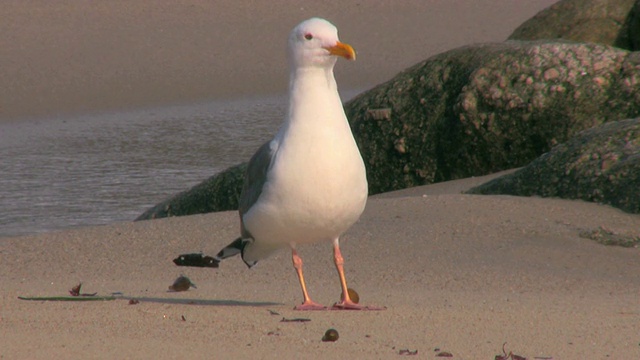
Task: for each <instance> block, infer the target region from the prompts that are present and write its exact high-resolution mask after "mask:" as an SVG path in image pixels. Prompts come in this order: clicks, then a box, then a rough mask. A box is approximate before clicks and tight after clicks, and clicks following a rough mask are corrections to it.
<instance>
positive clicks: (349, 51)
mask: <svg viewBox="0 0 640 360" xmlns="http://www.w3.org/2000/svg"><path fill="white" fill-rule="evenodd" d="M325 49H327V50H329V54H331V55H336V56H342V57H343V58H345V59H347V60H355V59H356V51H355V50H353V48H352V47H351V45H349V44H345V43H341V42H340V41H338V42H337V43H336V44H335V45H333V46H330V47H326V48H325Z"/></svg>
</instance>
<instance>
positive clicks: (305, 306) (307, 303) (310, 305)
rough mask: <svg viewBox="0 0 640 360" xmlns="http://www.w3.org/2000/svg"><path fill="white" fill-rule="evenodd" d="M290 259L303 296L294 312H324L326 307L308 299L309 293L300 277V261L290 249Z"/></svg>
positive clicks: (302, 278)
mask: <svg viewBox="0 0 640 360" xmlns="http://www.w3.org/2000/svg"><path fill="white" fill-rule="evenodd" d="M291 258H292V260H293V267H294V268H295V269H296V273H297V274H298V280H299V281H300V287H301V288H302V296H304V301H303V303H302V304H300V305H298V306H296V307H295V308H294V309H295V310H326V309H327V308H326V306H323V305H320V304H318V303H315V302H313V301H312V300H311V298H310V297H309V293H308V292H307V285H306V284H305V282H304V276H303V275H302V259H301V258H300V256H298V253H297V252H296V249H291Z"/></svg>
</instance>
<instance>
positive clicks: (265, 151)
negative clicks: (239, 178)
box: [239, 140, 278, 232]
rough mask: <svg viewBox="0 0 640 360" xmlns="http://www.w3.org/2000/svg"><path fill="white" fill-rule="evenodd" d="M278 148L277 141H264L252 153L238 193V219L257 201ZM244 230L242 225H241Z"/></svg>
mask: <svg viewBox="0 0 640 360" xmlns="http://www.w3.org/2000/svg"><path fill="white" fill-rule="evenodd" d="M277 150H278V143H277V142H276V141H275V140H271V141H268V142H266V143H264V144H263V145H262V146H261V147H260V148H259V149H258V151H257V152H256V153H255V154H253V156H252V157H251V160H249V165H248V166H247V173H246V175H245V177H244V185H243V186H242V193H241V194H240V202H239V210H240V220H242V215H244V214H245V213H246V212H247V211H249V209H250V208H251V206H253V204H255V203H256V201H258V198H259V197H260V194H261V193H262V188H263V186H264V183H265V181H266V180H267V171H269V168H270V167H271V163H272V161H273V158H274V155H275V153H276V152H277ZM243 232H244V227H243Z"/></svg>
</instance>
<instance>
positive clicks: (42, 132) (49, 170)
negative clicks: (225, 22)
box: [0, 91, 358, 237]
mask: <svg viewBox="0 0 640 360" xmlns="http://www.w3.org/2000/svg"><path fill="white" fill-rule="evenodd" d="M357 93H358V92H357V91H350V92H346V93H344V94H343V95H346V96H343V99H345V98H350V97H352V96H354V95H356V94H357ZM286 106H287V99H286V96H273V97H260V98H254V99H241V100H232V101H229V100H225V101H214V102H207V103H201V104H193V105H181V106H167V107H160V108H153V109H146V110H137V111H127V112H115V113H108V114H99V115H85V116H76V117H68V118H55V119H40V120H29V121H18V122H9V123H0V237H5V236H16V235H27V234H34V233H40V232H46V231H51V230H58V229H65V228H70V227H75V226H88V225H102V224H108V223H111V222H116V221H130V220H133V219H135V218H136V217H138V215H140V214H141V213H142V212H144V211H145V210H146V209H148V208H149V207H151V206H153V205H155V204H156V203H158V202H160V201H162V200H164V199H166V198H168V197H170V196H172V195H174V194H176V193H178V192H180V191H183V190H186V189H188V188H190V187H192V186H194V185H196V184H197V183H199V182H201V181H202V180H204V179H206V178H208V177H209V176H211V175H213V174H215V173H217V172H219V171H222V170H224V169H226V168H228V167H229V166H232V165H235V164H238V163H240V162H243V161H247V160H248V159H249V158H250V157H251V155H252V154H253V153H254V152H255V150H256V149H257V148H258V147H259V146H260V145H261V144H262V143H263V142H265V141H267V140H268V139H270V138H271V137H272V136H273V134H275V132H276V131H277V129H278V127H279V126H280V124H281V123H282V119H283V118H284V114H285V111H286Z"/></svg>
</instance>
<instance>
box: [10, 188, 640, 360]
mask: <svg viewBox="0 0 640 360" xmlns="http://www.w3.org/2000/svg"><path fill="white" fill-rule="evenodd" d="M470 182H473V180H468V181H466V182H465V181H458V182H455V183H451V184H450V185H451V186H450V189H451V190H453V191H451V192H447V189H446V184H439V186H438V187H437V188H435V189H433V188H432V187H429V186H427V187H423V188H420V189H412V191H413V192H414V195H412V196H409V197H405V196H404V195H403V193H401V192H400V193H397V194H386V195H385V196H381V197H374V198H372V199H371V200H370V202H369V204H368V206H367V209H366V211H365V214H364V215H363V217H362V218H361V220H360V221H359V222H358V223H357V224H356V225H355V226H354V227H353V228H352V229H351V230H350V231H349V232H348V233H347V234H346V235H345V236H344V238H343V239H344V240H343V246H342V247H343V251H344V254H345V257H346V259H345V260H346V269H347V276H348V279H349V281H350V286H351V287H353V288H354V289H356V290H357V291H358V292H359V294H360V298H361V302H362V303H369V304H375V305H383V306H386V307H387V310H385V311H370V312H348V311H346V312H345V311H341V312H340V311H320V312H300V311H293V310H292V307H293V306H294V305H295V304H296V303H297V302H298V301H300V294H299V288H298V286H297V282H296V278H295V273H294V271H293V269H292V267H291V261H290V257H289V256H290V255H289V253H288V252H287V251H283V252H280V253H278V255H277V256H275V257H273V258H270V259H268V260H265V261H263V262H261V263H259V264H258V265H257V266H256V267H254V268H252V269H251V270H249V269H247V268H246V267H245V265H244V264H243V263H242V262H241V261H240V259H237V258H234V259H229V260H227V261H225V262H223V263H222V264H221V268H219V269H208V268H203V269H200V268H180V267H176V266H174V265H173V264H172V262H171V260H172V259H173V258H174V257H175V256H176V255H178V254H182V253H188V252H198V251H203V252H205V253H212V252H213V251H216V250H217V249H218V248H219V247H220V246H222V245H224V244H226V243H227V242H228V240H230V239H232V238H234V237H235V236H236V234H237V231H238V230H237V227H238V223H237V215H236V214H235V213H233V212H226V213H217V214H208V215H198V216H190V217H183V218H169V219H164V220H155V221H147V222H138V223H119V224H113V225H109V226H103V227H94V228H86V229H79V230H70V231H64V232H56V233H49V234H45V235H39V236H33V237H22V238H7V239H2V240H1V241H0V255H1V260H2V261H1V262H0V271H1V273H2V274H3V291H2V297H1V298H0V309H1V310H0V318H1V323H0V324H1V329H2V333H3V336H2V340H0V342H1V345H2V346H1V348H0V349H1V350H0V354H1V355H2V356H3V357H4V358H7V359H18V358H22V359H27V358H28V359H45V358H52V356H53V357H54V358H61V357H63V356H64V357H69V356H72V357H73V356H78V357H80V356H81V357H85V358H114V357H120V358H131V359H135V358H166V359H170V358H177V357H183V358H184V357H188V358H197V359H200V358H211V357H214V358H265V359H275V358H283V357H284V358H296V357H304V358H318V359H319V358H323V359H325V358H335V359H338V358H345V357H348V358H391V357H394V356H396V355H397V354H398V353H399V351H400V350H404V349H409V350H411V351H415V350H418V355H419V356H418V357H417V358H436V357H435V355H436V354H437V353H439V352H441V351H447V352H450V353H451V354H452V355H453V359H493V357H494V356H495V355H497V354H501V352H502V350H501V349H502V344H503V343H505V342H506V343H507V345H506V348H507V352H508V351H509V350H510V351H513V352H514V353H515V354H518V355H521V356H527V358H529V359H532V358H534V356H537V357H541V358H553V359H605V358H610V359H632V358H637V357H638V356H640V346H639V345H638V342H639V339H638V334H639V333H640V321H638V320H639V317H640V313H639V311H638V301H637V295H638V291H640V280H638V277H637V275H636V274H637V273H638V271H640V262H638V249H636V248H632V249H625V248H620V247H607V246H604V245H600V244H597V243H595V242H593V241H591V240H588V239H585V238H582V237H580V236H579V234H580V233H581V232H582V231H587V230H591V229H597V228H599V227H604V228H607V229H609V230H612V231H615V232H617V233H620V234H634V232H635V233H636V235H637V229H639V228H640V218H638V216H635V215H629V214H624V213H622V212H620V211H619V210H615V209H612V208H609V207H606V206H600V205H595V204H587V203H583V202H579V201H565V200H550V199H536V198H533V199H525V198H516V197H507V196H487V197H484V196H471V195H461V194H459V193H458V191H457V190H458V189H459V188H460V187H464V185H468V184H469V183H470ZM301 255H302V256H303V257H304V258H305V260H306V262H305V268H306V274H307V276H308V282H309V287H310V291H311V293H312V294H313V296H314V297H315V298H316V299H317V300H316V301H321V302H323V303H326V304H327V305H330V304H331V303H332V302H334V301H336V300H337V299H338V296H339V291H340V287H339V284H338V282H337V275H336V274H335V270H334V268H333V264H332V262H331V250H330V246H329V245H328V244H319V245H317V246H312V247H305V248H303V249H301ZM181 274H184V275H186V276H188V277H189V278H190V279H191V280H192V281H193V282H194V283H195V284H196V285H197V286H198V288H197V289H191V290H189V291H187V292H180V293H170V292H167V288H168V286H169V285H171V283H172V282H173V280H174V279H175V278H176V277H177V276H179V275H181ZM79 282H82V283H83V284H84V286H83V291H86V292H88V293H92V292H97V293H98V295H110V294H112V293H114V292H117V293H121V294H123V296H124V297H125V298H123V299H119V300H114V301H104V302H42V301H24V300H18V299H17V297H18V296H64V295H67V290H69V289H70V288H71V287H73V286H74V285H76V284H77V283H79ZM129 297H133V298H137V299H139V300H140V303H139V304H137V305H130V304H129V301H128V299H129ZM272 312H275V313H278V315H273V313H272ZM283 318H286V319H292V318H307V319H310V321H308V322H303V323H298V322H281V320H282V319H283ZM329 328H335V329H336V330H338V331H339V334H340V338H339V340H338V341H337V342H335V343H325V342H322V341H321V338H322V335H323V334H324V332H325V331H326V330H327V329H329ZM435 349H440V351H436V350H435Z"/></svg>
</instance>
